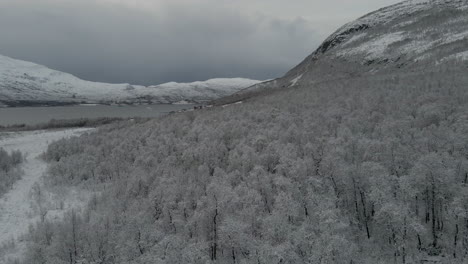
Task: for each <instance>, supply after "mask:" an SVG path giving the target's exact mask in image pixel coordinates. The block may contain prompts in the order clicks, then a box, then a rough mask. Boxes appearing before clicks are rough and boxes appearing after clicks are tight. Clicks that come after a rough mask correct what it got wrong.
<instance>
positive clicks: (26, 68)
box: [0, 55, 259, 106]
mask: <svg viewBox="0 0 468 264" xmlns="http://www.w3.org/2000/svg"><path fill="white" fill-rule="evenodd" d="M258 82H259V81H256V80H251V79H244V78H232V79H229V78H225V79H211V80H207V81H203V82H193V83H175V82H170V83H165V84H160V85H155V86H147V87H146V86H140V85H131V84H110V83H100V82H91V81H85V80H82V79H79V78H77V77H75V76H73V75H71V74H68V73H64V72H60V71H56V70H52V69H49V68H47V67H45V66H42V65H38V64H35V63H31V62H27V61H21V60H16V59H12V58H9V57H6V56H2V55H0V106H1V105H3V106H24V105H63V104H77V103H101V104H122V103H124V104H139V103H153V104H157V103H164V104H171V103H187V102H188V103H190V102H191V103H202V102H205V101H210V100H214V99H217V98H220V97H223V96H227V95H230V94H233V93H235V92H237V91H239V90H241V89H243V88H246V87H249V86H252V85H254V84H256V83H258Z"/></svg>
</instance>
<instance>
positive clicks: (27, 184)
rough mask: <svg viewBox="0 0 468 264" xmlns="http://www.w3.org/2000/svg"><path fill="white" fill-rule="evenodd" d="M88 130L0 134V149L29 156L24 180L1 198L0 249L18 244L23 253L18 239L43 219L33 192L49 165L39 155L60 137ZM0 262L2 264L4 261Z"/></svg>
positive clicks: (17, 248) (25, 163)
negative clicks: (6, 245) (36, 206)
mask: <svg viewBox="0 0 468 264" xmlns="http://www.w3.org/2000/svg"><path fill="white" fill-rule="evenodd" d="M88 130H89V129H87V128H81V129H68V130H59V131H32V132H19V133H3V134H1V133H0V147H2V148H4V149H5V150H7V151H12V150H20V151H21V152H22V153H23V154H25V155H26V161H25V162H24V163H23V165H22V169H23V170H24V174H23V177H22V179H21V180H19V181H17V182H16V183H15V185H14V186H13V188H12V190H10V191H9V192H8V193H7V194H5V195H4V196H3V197H1V198H0V246H3V245H5V243H10V242H11V241H15V244H16V249H15V251H16V253H18V252H21V250H22V248H24V245H22V243H21V241H16V240H17V239H19V238H20V237H21V235H23V234H24V233H25V232H26V231H27V230H28V227H29V225H31V224H33V223H34V222H36V221H38V220H39V219H40V215H39V213H38V212H37V210H34V203H35V201H34V199H33V197H32V195H31V191H32V190H33V188H34V187H35V186H37V184H39V183H40V182H41V178H42V176H43V175H44V173H45V172H46V169H47V164H46V162H45V161H43V160H42V159H40V155H41V154H42V153H43V152H44V151H45V150H46V149H47V146H48V144H49V143H50V142H52V141H55V140H58V139H61V138H67V137H70V136H74V135H79V134H82V133H84V132H86V131H88ZM65 208H66V207H65ZM65 208H64V209H65ZM59 213H60V212H57V211H55V212H53V215H54V216H57V214H59ZM62 213H63V212H62ZM0 257H1V256H0ZM0 262H2V259H1V258H0Z"/></svg>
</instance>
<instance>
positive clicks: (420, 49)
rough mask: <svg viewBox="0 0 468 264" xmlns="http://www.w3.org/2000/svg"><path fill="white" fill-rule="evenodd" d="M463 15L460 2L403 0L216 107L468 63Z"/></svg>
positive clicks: (467, 18)
mask: <svg viewBox="0 0 468 264" xmlns="http://www.w3.org/2000/svg"><path fill="white" fill-rule="evenodd" d="M467 13H468V1H466V0H430V1H429V0H409V1H404V2H401V3H398V4H395V5H392V6H389V7H385V8H382V9H380V10H377V11H375V12H372V13H370V14H367V15H365V16H363V17H361V18H359V19H357V20H355V21H353V22H350V23H348V24H346V25H344V26H343V27H341V28H340V29H338V30H337V31H336V32H334V33H333V34H332V35H331V36H329V37H328V38H327V39H326V40H325V41H324V42H323V43H322V44H321V45H320V46H319V47H318V48H317V49H316V50H315V51H314V52H313V53H312V54H311V55H309V56H308V57H307V58H306V59H305V60H304V61H303V62H301V63H300V64H299V65H297V66H296V67H295V68H293V69H292V70H290V71H289V72H288V73H286V74H285V76H283V77H281V78H278V79H275V80H272V81H269V82H264V83H260V84H256V85H254V86H252V87H249V88H246V89H243V90H242V91H239V92H238V93H236V94H234V95H232V96H230V97H227V98H223V99H222V100H220V101H218V102H220V103H228V102H232V101H237V100H243V99H246V98H248V97H251V96H254V95H257V94H263V93H265V90H271V89H281V88H287V87H293V86H301V85H311V84H314V83H320V82H324V81H330V80H337V79H341V78H353V77H359V76H364V75H368V74H372V75H375V74H385V73H393V72H395V71H400V72H405V71H407V69H408V68H411V69H412V71H417V70H424V69H425V68H427V67H428V65H432V66H440V65H439V64H446V63H450V62H453V61H456V60H468V28H467V27H466V25H467V24H468V15H467ZM429 25H430V26H429ZM267 93H268V92H267Z"/></svg>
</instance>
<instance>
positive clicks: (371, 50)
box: [338, 31, 405, 60]
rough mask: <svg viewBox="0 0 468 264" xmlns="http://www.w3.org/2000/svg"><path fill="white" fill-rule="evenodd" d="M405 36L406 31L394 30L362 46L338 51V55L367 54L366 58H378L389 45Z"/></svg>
mask: <svg viewBox="0 0 468 264" xmlns="http://www.w3.org/2000/svg"><path fill="white" fill-rule="evenodd" d="M404 38H405V35H404V32H402V31H400V32H394V33H389V34H386V35H382V36H380V37H377V38H375V39H374V40H372V41H369V42H365V43H363V44H362V45H360V46H357V47H355V48H351V49H345V50H343V51H341V52H339V53H338V56H347V55H357V54H366V59H368V60H371V59H376V58H379V57H382V55H383V54H384V52H385V51H386V50H387V48H388V46H390V45H391V44H393V43H395V42H398V41H402V40H403V39H404Z"/></svg>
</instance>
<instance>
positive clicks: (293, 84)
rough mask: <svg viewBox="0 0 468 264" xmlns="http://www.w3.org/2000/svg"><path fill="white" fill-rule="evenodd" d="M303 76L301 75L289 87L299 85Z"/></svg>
mask: <svg viewBox="0 0 468 264" xmlns="http://www.w3.org/2000/svg"><path fill="white" fill-rule="evenodd" d="M302 75H304V74H301V75H299V76H297V77H296V78H294V79H292V80H291V84H290V85H289V87H291V86H295V85H296V84H297V82H298V81H299V80H300V79H301V78H302Z"/></svg>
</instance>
